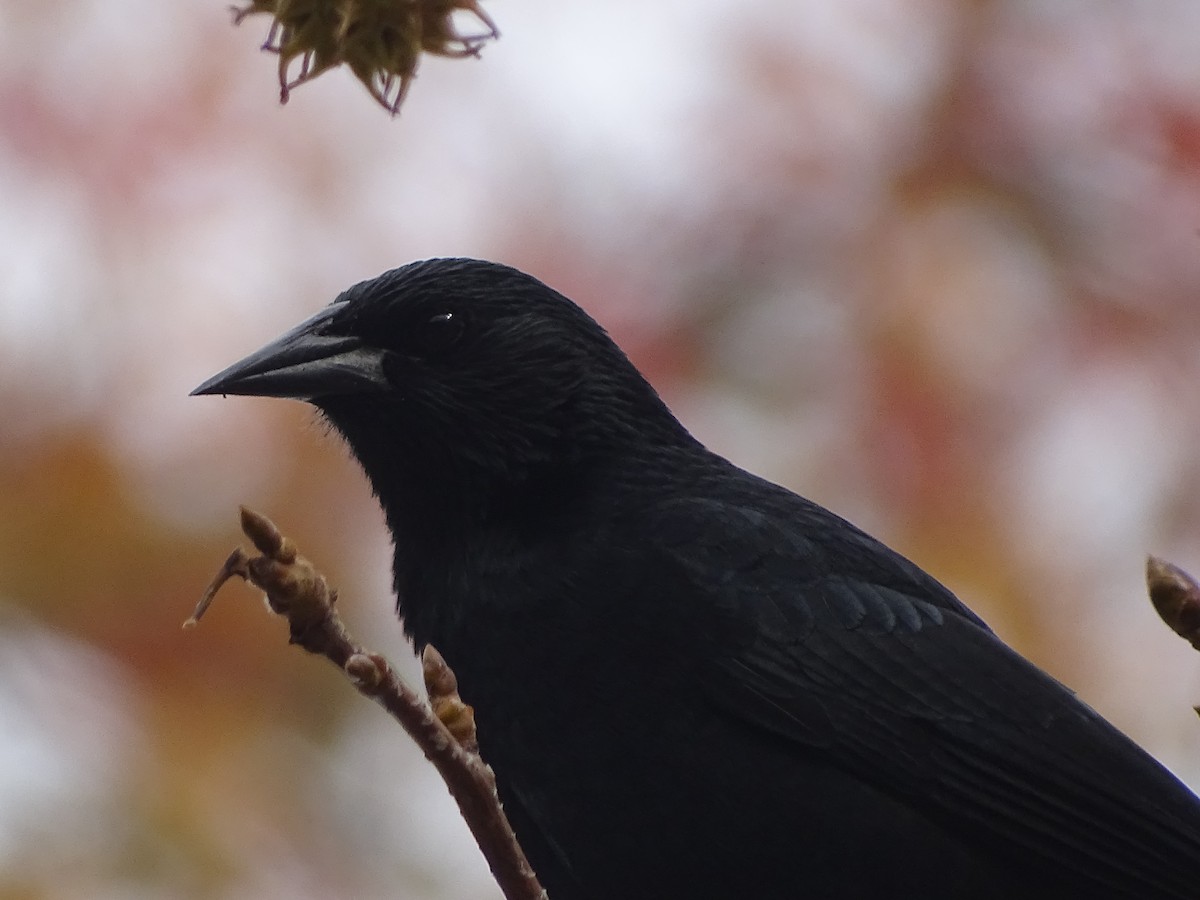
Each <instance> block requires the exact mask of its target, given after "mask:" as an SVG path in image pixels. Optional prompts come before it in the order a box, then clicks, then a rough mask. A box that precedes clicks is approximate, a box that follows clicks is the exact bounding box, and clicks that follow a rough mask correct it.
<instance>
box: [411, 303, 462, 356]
mask: <svg viewBox="0 0 1200 900" xmlns="http://www.w3.org/2000/svg"><path fill="white" fill-rule="evenodd" d="M464 325H465V322H464V321H463V317H462V316H458V315H455V314H454V313H452V312H443V313H438V314H437V315H434V316H430V317H429V319H428V320H426V322H425V325H424V327H423V328H422V329H421V349H422V350H423V351H425V352H426V353H438V352H440V351H442V350H446V349H449V348H450V347H451V346H453V345H454V344H455V343H457V341H458V339H459V338H460V337H461V336H462V332H463V327H464Z"/></svg>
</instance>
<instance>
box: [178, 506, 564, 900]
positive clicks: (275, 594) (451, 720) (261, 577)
mask: <svg viewBox="0 0 1200 900" xmlns="http://www.w3.org/2000/svg"><path fill="white" fill-rule="evenodd" d="M241 514H242V531H244V532H245V533H246V536H247V537H248V538H250V540H251V541H252V542H253V543H254V546H255V547H256V548H257V549H258V551H259V553H260V554H262V555H261V556H255V557H251V556H249V555H247V554H246V552H245V551H243V550H242V549H241V548H240V547H239V548H238V549H237V550H235V551H234V552H233V553H231V554H230V556H229V558H228V559H227V560H226V561H225V563H224V565H222V566H221V569H220V571H219V572H218V573H217V576H216V578H214V579H213V582H212V583H211V584H210V585H209V586H208V588H207V589H206V590H205V592H204V595H203V596H202V597H201V599H200V603H199V604H198V605H197V607H196V611H195V613H193V614H192V616H191V618H189V619H188V620H187V621H186V622H185V623H184V626H185V627H189V626H193V625H195V624H196V623H197V622H198V621H199V619H200V617H201V616H202V615H204V612H205V610H207V609H208V607H209V605H210V604H211V603H212V600H213V598H214V597H215V596H216V594H217V591H219V590H220V588H221V586H222V585H223V584H224V583H225V582H226V581H228V580H229V579H230V578H232V577H234V576H235V575H236V576H239V577H241V578H244V579H246V580H247V581H249V582H250V583H252V584H254V585H255V586H257V587H258V588H260V589H261V590H263V591H264V592H265V593H266V595H267V603H268V605H269V606H270V607H271V609H272V610H274V611H275V612H276V613H278V614H279V615H281V616H283V617H284V618H285V619H287V622H288V627H289V630H290V632H291V643H293V644H298V645H299V646H301V647H303V648H304V649H305V650H307V651H309V652H310V653H316V654H319V655H321V656H324V657H325V658H326V659H328V660H329V661H330V662H332V663H333V664H334V665H336V666H337V667H338V668H340V669H342V671H344V672H345V673H346V676H347V677H348V678H349V679H350V682H351V683H352V684H353V685H354V686H355V687H356V688H357V689H358V691H359V693H361V694H362V695H363V696H365V697H370V698H371V699H372V700H374V701H375V702H377V703H378V704H379V705H380V706H382V707H383V708H384V709H386V710H387V711H388V712H389V713H391V715H392V717H393V718H394V719H396V721H398V722H399V723H400V724H401V726H403V728H404V730H405V731H407V732H408V734H409V736H410V737H411V738H412V739H413V740H414V741H416V742H417V745H418V746H419V747H420V748H421V750H422V752H424V754H425V756H426V758H427V759H428V760H429V761H430V762H432V763H433V765H434V767H435V768H436V769H437V770H438V773H439V774H440V775H441V776H442V779H443V780H444V781H445V782H446V786H447V787H448V788H449V789H450V794H451V796H453V797H454V800H455V802H456V803H457V804H458V808H459V810H460V811H461V812H462V815H463V818H464V819H465V820H466V822H467V825H468V827H469V828H470V829H471V833H472V834H473V835H474V836H475V840H476V842H477V843H478V844H479V849H480V850H482V851H483V855H484V857H485V858H486V859H487V862H488V865H489V866H490V867H491V870H492V875H493V876H494V877H495V879H496V882H497V883H498V884H499V885H500V889H501V891H503V892H504V896H505V897H507V898H509V900H545V897H546V894H545V891H544V890H543V889H542V886H541V885H540V884H539V883H538V880H537V876H536V875H535V874H534V872H533V869H532V867H531V866H530V865H529V862H528V860H527V859H526V858H525V854H524V852H523V851H522V850H521V847H520V845H519V844H518V843H517V838H516V836H515V835H514V834H513V831H512V827H511V826H510V825H509V823H508V819H507V817H505V815H504V810H503V809H502V808H501V806H500V800H499V797H498V796H497V794H496V777H495V775H494V774H493V773H492V769H491V767H490V766H488V765H487V763H485V762H484V761H483V759H482V758H481V757H480V756H479V745H478V742H477V741H476V739H475V718H474V714H473V712H472V710H471V707H469V706H467V705H466V704H465V703H463V702H462V699H461V698H460V697H459V696H458V685H457V680H456V679H455V677H454V673H453V672H452V671H451V670H450V667H449V666H448V665H447V664H446V661H445V660H444V659H442V656H441V654H440V653H438V652H437V650H435V649H434V648H433V647H426V648H425V651H424V654H423V655H422V665H423V669H424V673H425V684H426V688H427V690H428V691H429V695H430V703H426V702H425V701H424V700H422V699H421V697H420V696H419V695H418V694H417V693H416V692H415V691H414V690H413V689H412V688H410V687H409V686H408V685H407V684H405V683H404V682H403V681H402V680H401V679H400V678H399V677H398V676H397V675H396V673H395V671H394V670H393V669H392V667H391V665H389V664H388V661H387V660H386V659H384V658H383V657H382V656H380V655H378V654H376V653H369V652H368V651H366V650H364V649H363V648H362V647H361V646H359V645H358V644H357V643H356V642H355V641H354V640H353V639H352V638H351V637H350V635H349V634H348V633H347V631H346V628H345V626H343V625H342V621H341V619H340V618H339V616H338V614H337V610H336V609H335V608H334V606H335V603H336V602H337V592H336V591H335V590H333V589H332V588H331V587H330V586H329V583H328V582H327V581H326V580H325V577H324V576H323V575H322V574H321V573H320V572H318V571H317V570H316V568H315V567H314V566H313V564H312V563H311V562H309V561H308V560H307V559H305V558H304V557H303V556H300V554H299V553H298V552H297V551H296V547H295V545H294V544H293V543H292V542H291V541H290V540H288V539H287V538H285V537H284V536H283V535H282V534H281V533H280V531H279V529H278V528H277V527H275V524H274V523H273V522H271V520H270V519H268V518H267V517H266V516H263V515H261V514H259V513H256V512H254V511H252V510H249V509H246V508H245V507H242V510H241Z"/></svg>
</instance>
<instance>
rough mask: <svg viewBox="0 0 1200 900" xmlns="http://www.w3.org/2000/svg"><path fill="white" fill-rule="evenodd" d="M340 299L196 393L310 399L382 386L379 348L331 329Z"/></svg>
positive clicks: (383, 384) (218, 376)
mask: <svg viewBox="0 0 1200 900" xmlns="http://www.w3.org/2000/svg"><path fill="white" fill-rule="evenodd" d="M339 306H340V304H336V303H335V304H333V305H331V306H327V307H326V308H325V309H323V310H321V312H319V313H317V314H316V315H315V316H313V317H312V318H311V319H308V320H307V321H305V322H301V323H300V324H299V325H297V326H296V327H295V328H293V329H292V330H291V331H289V332H288V333H287V334H285V335H283V336H282V337H280V338H277V339H276V340H274V341H272V342H271V343H269V344H267V345H266V346H265V347H263V348H262V349H261V350H256V351H254V352H253V353H251V354H250V355H249V356H247V357H246V358H245V359H243V360H240V361H239V362H235V363H234V364H233V365H232V366H230V367H229V368H227V369H225V370H224V371H223V372H218V373H217V374H216V375H214V376H213V377H212V378H210V379H208V381H206V382H204V383H203V384H202V385H200V386H199V387H198V388H196V389H195V390H194V391H192V396H195V395H196V394H243V395H246V396H251V397H288V398H291V399H294V400H313V399H315V398H317V397H327V396H330V395H331V394H363V393H375V392H379V391H383V390H386V389H387V388H388V381H387V378H386V376H385V375H384V372H383V351H382V350H379V349H377V348H375V347H368V346H366V345H365V344H364V343H363V342H362V339H361V338H358V337H354V336H353V335H344V334H336V333H333V330H332V328H331V327H330V326H331V324H332V323H331V320H332V319H333V317H334V316H335V315H336V313H337V312H339Z"/></svg>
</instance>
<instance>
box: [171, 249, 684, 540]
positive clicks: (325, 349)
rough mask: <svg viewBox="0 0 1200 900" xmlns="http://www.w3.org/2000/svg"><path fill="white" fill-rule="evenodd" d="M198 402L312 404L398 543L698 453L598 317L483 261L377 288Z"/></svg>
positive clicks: (434, 269)
mask: <svg viewBox="0 0 1200 900" xmlns="http://www.w3.org/2000/svg"><path fill="white" fill-rule="evenodd" d="M193 393H194V394H244V395H255V396H266V397H289V398H294V399H300V400H306V401H309V402H311V403H312V404H313V405H315V406H316V407H317V408H318V409H320V410H321V412H322V413H323V414H324V415H325V417H326V418H327V419H328V420H329V422H330V423H332V425H333V426H334V427H335V428H336V429H337V430H338V431H339V432H341V434H342V435H343V436H344V437H345V438H346V440H347V442H348V443H349V445H350V447H351V449H352V450H353V452H354V454H355V455H356V456H357V457H358V459H359V461H360V462H361V463H362V465H363V468H364V470H365V471H366V473H367V475H368V477H369V478H370V480H371V482H372V485H373V487H374V489H375V492H376V494H377V495H378V496H379V497H380V500H381V502H382V503H383V505H384V508H385V512H386V513H387V514H388V518H389V521H391V523H392V525H393V526H394V527H395V526H399V525H402V524H403V522H401V521H399V520H400V519H402V518H403V516H402V515H401V514H400V512H399V507H404V506H407V508H409V509H410V510H412V512H413V513H414V514H420V515H422V516H424V517H426V520H428V517H429V516H435V515H439V514H445V515H447V516H450V517H459V516H462V515H464V514H478V513H480V512H481V511H486V510H487V509H488V508H489V507H494V506H495V505H497V504H501V503H505V502H516V501H517V500H519V499H521V498H520V495H521V493H522V492H523V491H526V490H527V489H528V490H534V491H541V492H543V493H544V492H545V491H547V490H554V489H555V488H553V487H548V485H559V484H569V483H571V482H572V480H573V479H575V478H576V477H577V472H575V471H573V470H576V469H578V468H580V467H586V466H588V465H590V464H592V463H594V462H595V461H596V460H601V459H605V458H609V459H611V458H612V457H613V456H614V455H616V456H619V455H620V453H621V452H622V448H624V447H626V446H634V445H639V444H644V443H645V442H646V441H647V440H649V441H655V440H661V441H662V442H664V443H672V442H678V441H680V440H683V441H685V442H686V441H690V438H688V436H687V433H686V432H685V431H684V430H683V428H682V426H680V425H679V424H678V422H676V420H675V419H674V417H673V416H671V414H670V413H669V412H668V411H667V409H666V407H665V406H664V405H663V404H662V402H661V400H659V398H658V396H657V395H656V394H655V393H654V391H653V389H652V388H651V387H650V385H649V384H647V383H646V381H645V380H644V379H643V378H642V377H641V375H640V374H639V373H638V372H637V370H636V369H635V368H634V367H633V365H632V364H631V363H630V362H629V360H628V359H627V358H626V357H625V355H624V353H622V352H621V350H620V349H619V348H618V347H617V346H616V344H614V343H613V341H612V340H611V339H610V338H609V337H608V335H607V334H606V333H605V332H604V330H603V329H602V328H601V327H600V326H599V325H597V324H596V322H595V321H593V320H592V319H591V317H589V316H588V315H587V314H586V313H585V312H584V311H583V310H581V309H580V308H579V307H578V306H576V305H575V304H574V303H572V302H571V301H570V300H568V299H567V298H565V297H563V296H562V295H561V294H559V293H557V292H555V291H554V290H552V289H551V288H549V287H547V286H546V285H544V284H542V283H541V282H539V281H537V280H536V279H534V278H532V277H530V276H528V275H525V274H523V273H522V272H519V271H517V270H516V269H512V268H509V267H507V266H501V265H497V264H494V263H488V262H481V261H478V260H469V259H434V260H427V261H424V262H416V263H412V264H410V265H407V266H403V267H401V268H399V269H393V270H392V271H390V272H386V273H385V274H383V275H380V276H379V277H378V278H374V279H372V280H370V281H364V282H361V283H360V284H357V285H355V286H354V287H352V288H350V289H349V290H347V291H345V292H343V293H342V294H341V295H340V296H339V297H338V298H337V299H336V300H334V301H333V303H331V304H330V305H329V306H327V307H326V308H325V309H323V310H322V311H321V312H319V313H317V314H316V315H315V316H313V317H312V318H310V319H308V320H307V321H305V322H303V323H301V324H300V325H298V326H296V327H295V328H293V329H292V330H291V331H289V332H287V333H286V334H284V335H283V336H282V337H280V338H278V339H277V340H275V341H273V342H272V343H270V344H268V345H267V346H265V347H263V348H262V349H260V350H258V351H256V352H255V353H252V354H251V355H249V356H247V357H246V358H245V359H243V360H241V361H240V362H237V363H234V364H233V365H232V366H230V367H229V368H227V369H225V370H224V371H223V372H221V373H219V374H218V375H216V376H214V377H213V378H210V379H209V380H208V381H206V382H204V383H203V384H202V385H200V386H199V387H198V388H196V389H195V391H193ZM434 508H436V511H437V512H435V509H434Z"/></svg>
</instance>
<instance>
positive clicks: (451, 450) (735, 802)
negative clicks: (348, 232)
mask: <svg viewBox="0 0 1200 900" xmlns="http://www.w3.org/2000/svg"><path fill="white" fill-rule="evenodd" d="M196 392H197V393H226V394H261V395H266V396H281V397H295V398H299V399H306V400H310V401H311V402H312V403H314V404H315V405H316V406H317V407H318V408H319V409H320V410H321V411H322V412H323V414H324V415H325V416H326V417H327V418H328V420H329V421H330V422H331V423H332V424H333V425H334V426H335V427H336V428H337V430H338V431H340V432H341V433H342V434H343V435H344V436H345V438H346V440H347V442H348V444H349V446H350V447H351V449H352V450H353V452H354V454H355V456H356V457H357V458H358V459H359V461H360V462H361V464H362V466H363V468H364V470H365V472H366V474H367V476H368V477H369V479H370V481H371V484H372V486H373V488H374V490H375V493H376V495H377V496H378V497H379V500H380V502H381V504H382V506H383V509H384V512H385V514H386V517H387V522H388V526H389V528H390V529H391V531H392V534H393V537H394V539H395V545H396V555H395V585H396V590H397V595H398V597H399V605H400V611H401V614H402V616H403V619H404V624H405V628H406V629H407V631H408V633H409V634H410V635H411V636H412V638H413V640H414V641H415V642H416V644H417V645H418V646H421V645H423V644H425V643H427V642H429V643H433V644H435V645H436V646H437V647H438V648H439V649H440V650H441V651H442V653H443V654H444V655H445V657H446V658H447V660H448V661H449V662H450V664H451V666H452V667H453V668H454V669H455V671H456V672H457V674H458V676H459V681H460V686H461V690H462V694H463V696H464V698H465V699H466V700H467V702H469V703H471V704H473V705H474V707H475V709H476V715H477V720H478V724H479V737H480V743H481V745H482V749H483V753H484V755H485V757H486V758H487V759H488V761H489V762H490V763H491V764H492V765H493V767H494V768H495V770H496V773H497V778H498V781H499V786H500V791H501V796H502V798H503V800H504V802H505V806H506V809H507V810H508V812H509V815H510V818H511V819H512V821H513V824H514V827H515V828H516V830H517V833H518V835H519V837H520V839H521V841H522V844H523V845H524V847H525V849H526V852H527V853H528V855H529V857H530V859H531V861H532V862H533V863H534V866H535V868H536V869H537V871H538V873H539V875H540V876H541V878H542V880H543V883H544V884H545V885H546V887H547V888H548V890H549V892H550V895H551V898H552V900H572V898H618V897H620V898H667V897H671V898H674V897H681V898H682V897H688V898H735V897H757V898H876V897H879V898H883V897H887V898H892V897H908V896H912V897H924V898H950V897H970V898H997V900H998V898H1031V897H1046V898H1049V897H1087V898H1118V897H1124V898H1149V900H1154V898H1164V900H1165V898H1195V897H1200V876H1198V875H1197V871H1198V869H1200V803H1198V801H1197V799H1196V798H1195V797H1194V796H1193V795H1192V794H1191V792H1189V791H1188V790H1187V789H1186V788H1185V787H1184V786H1182V785H1181V784H1180V783H1179V782H1178V781H1176V780H1175V779H1174V778H1173V777H1172V776H1171V775H1169V774H1168V773H1167V772H1166V771H1165V770H1163V769H1162V768H1161V767H1160V766H1159V765H1158V764H1157V763H1156V762H1154V760H1152V759H1151V758H1150V757H1149V756H1147V755H1146V754H1145V753H1144V752H1143V751H1141V750H1140V749H1139V748H1138V747H1136V746H1135V745H1134V744H1133V743H1132V742H1130V741H1129V740H1128V739H1127V738H1125V737H1124V736H1123V735H1121V734H1120V733H1119V732H1117V731H1116V730H1115V729H1114V728H1112V727H1111V726H1110V725H1109V724H1107V723H1106V722H1105V721H1104V720H1102V719H1101V718H1100V717H1099V716H1098V715H1096V714H1095V713H1094V712H1093V711H1092V710H1091V709H1089V708H1088V707H1087V706H1085V705H1084V704H1082V703H1081V702H1079V701H1078V700H1077V699H1075V697H1074V696H1073V695H1072V694H1071V693H1070V692H1069V691H1068V690H1066V689H1065V688H1063V687H1062V686H1061V685H1059V684H1058V683H1057V682H1056V681H1054V680H1053V679H1051V678H1050V677H1049V676H1047V675H1045V674H1044V673H1042V672H1041V671H1039V670H1038V669H1037V668H1035V667H1034V666H1033V665H1031V664H1030V663H1028V662H1026V661H1025V660H1024V659H1022V658H1021V657H1020V656H1018V655H1017V654H1016V653H1014V652H1013V651H1012V650H1010V649H1009V648H1008V647H1007V646H1005V645H1004V644H1003V643H1002V642H1001V641H1000V640H999V639H998V638H997V637H996V636H995V635H994V634H993V633H992V632H991V631H990V630H989V629H988V628H987V626H986V625H984V624H983V622H981V621H980V620H979V619H978V617H976V616H975V615H974V614H973V613H972V612H971V611H970V610H968V609H967V608H966V607H965V606H963V604H962V603H960V602H959V601H958V600H957V599H956V598H955V597H954V596H953V595H952V594H951V593H950V592H949V591H947V590H946V589H945V588H944V587H942V586H941V585H940V584H938V583H937V582H936V581H935V580H934V579H933V578H931V577H930V576H929V575H927V574H926V573H924V572H923V571H922V570H921V569H919V568H918V567H917V566H915V565H913V564H912V563H911V562H909V561H908V560H906V559H904V558H902V557H901V556H899V555H897V554H896V553H894V552H892V551H891V550H889V549H888V548H886V547H884V546H883V545H882V544H880V543H878V542H877V541H875V540H874V539H872V538H871V537H869V536H867V535H865V534H863V533H862V532H861V531H859V530H857V529H856V528H854V527H853V526H852V525H850V524H848V523H846V522H845V521H843V520H842V519H840V518H838V517H837V516H835V515H834V514H832V513H830V512H828V511H827V510H824V509H822V508H821V507H819V506H817V505H816V504H813V503H811V502H810V501H808V500H805V499H804V498H802V497H799V496H797V495H796V494H793V493H791V492H790V491H787V490H785V489H783V488H781V487H778V486H776V485H773V484H770V483H768V482H766V481H764V480H762V479H759V478H757V477H755V476H753V475H750V474H748V473H746V472H744V471H742V470H740V469H738V468H736V467H735V466H733V465H732V464H730V463H729V462H727V461H725V460H723V459H721V458H719V457H717V456H715V455H714V454H712V453H710V452H709V451H708V450H706V449H705V448H704V447H702V446H701V445H700V444H699V443H698V442H696V441H695V440H694V439H693V438H692V437H691V436H690V435H689V434H688V433H687V432H686V430H685V429H684V428H683V426H681V425H680V424H679V423H678V422H677V421H676V420H675V419H674V417H673V416H672V415H671V414H670V412H669V411H668V410H667V409H666V407H665V406H664V405H663V404H662V402H661V401H660V400H659V398H658V396H657V395H656V394H655V393H654V391H653V389H652V388H651V387H650V386H649V385H648V384H647V383H646V382H645V380H644V379H643V378H642V377H641V376H640V375H639V374H638V373H637V371H636V370H635V369H634V367H633V366H632V365H631V364H630V363H629V361H628V360H627V359H626V357H625V356H624V354H622V353H621V351H620V350H619V349H618V348H617V347H616V346H615V345H614V344H613V343H612V342H611V340H610V339H609V338H608V337H607V335H606V334H605V333H604V332H603V330H602V329H600V327H599V326H598V325H596V324H595V323H594V322H593V321H592V320H591V319H590V318H589V317H588V316H587V315H586V314H585V313H584V312H583V311H582V310H580V309H579V308H578V307H576V306H575V305H574V304H572V303H571V302H570V301H568V300H567V299H565V298H564V297H562V296H561V295H559V294H557V293H555V292H554V291H552V290H551V289H550V288H548V287H546V286H545V285H543V284H541V283H539V282H538V281H536V280H534V279H533V278H530V277H529V276H526V275H523V274H522V273H520V272H517V271H516V270H513V269H510V268H507V267H503V266H497V265H494V264H491V263H484V262H478V261H473V260H431V261H427V262H422V263H414V264H412V265H409V266H405V267H403V268H400V269H396V270H393V271H391V272H388V273H386V274H384V275H382V276H380V277H379V278H377V279H374V280H372V281H367V282H363V283H361V284H359V285H356V286H354V287H352V288H350V289H349V290H348V291H346V292H345V293H343V294H342V295H341V296H340V297H339V298H338V299H337V300H336V301H334V303H333V304H332V305H330V306H329V307H327V308H326V309H325V310H323V311H322V312H321V313H319V314H318V315H317V316H315V317H313V319H311V320H309V321H308V322H306V323H303V324H302V325H301V326H299V327H298V328H297V329H294V330H293V331H292V332H290V333H289V334H288V335H286V336H285V337H284V338H281V339H280V340H279V341H277V342H275V343H273V344H271V345H269V346H267V347H265V348H263V350H261V351H259V352H258V353H256V354H253V355H252V356H250V357H248V358H247V359H245V360H243V361H242V362H240V363H237V364H235V365H234V366H232V367H230V368H229V369H227V370H226V371H225V372H222V373H221V374H220V375H218V376H216V377H215V378H213V379H210V380H209V381H208V382H206V383H205V384H204V385H201V387H200V388H197V391H196Z"/></svg>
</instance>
